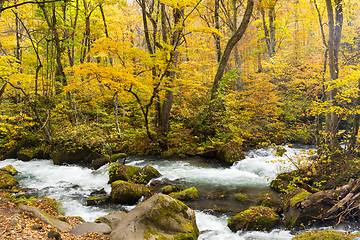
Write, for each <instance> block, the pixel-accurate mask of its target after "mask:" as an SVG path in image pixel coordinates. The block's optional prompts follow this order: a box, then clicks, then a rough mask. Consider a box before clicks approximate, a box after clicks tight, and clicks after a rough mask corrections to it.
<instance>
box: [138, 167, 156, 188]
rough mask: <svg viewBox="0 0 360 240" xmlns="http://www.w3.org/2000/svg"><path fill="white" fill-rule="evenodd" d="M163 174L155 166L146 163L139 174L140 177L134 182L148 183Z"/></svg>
mask: <svg viewBox="0 0 360 240" xmlns="http://www.w3.org/2000/svg"><path fill="white" fill-rule="evenodd" d="M160 176H161V174H160V173H159V171H158V170H156V169H155V168H154V167H152V166H149V165H146V166H145V167H143V168H142V169H141V171H140V173H139V175H138V179H137V180H134V182H138V183H144V184H147V183H148V182H150V180H151V179H153V178H157V177H160Z"/></svg>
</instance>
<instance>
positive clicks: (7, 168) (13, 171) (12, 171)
mask: <svg viewBox="0 0 360 240" xmlns="http://www.w3.org/2000/svg"><path fill="white" fill-rule="evenodd" d="M0 170H2V171H6V172H8V173H9V174H10V175H12V176H14V175H16V174H18V171H17V170H16V169H15V168H14V167H13V166H12V165H7V166H5V167H3V168H0Z"/></svg>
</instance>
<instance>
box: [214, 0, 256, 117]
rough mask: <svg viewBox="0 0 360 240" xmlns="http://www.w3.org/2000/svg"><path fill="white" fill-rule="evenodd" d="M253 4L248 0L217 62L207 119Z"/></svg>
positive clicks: (243, 31) (247, 22) (246, 25)
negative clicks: (238, 22)
mask: <svg viewBox="0 0 360 240" xmlns="http://www.w3.org/2000/svg"><path fill="white" fill-rule="evenodd" d="M254 4H255V1H254V0H248V2H247V6H246V10H245V13H244V16H243V19H242V21H241V24H240V26H239V27H238V29H237V30H236V32H234V34H233V35H232V36H231V38H230V39H229V41H228V42H227V44H226V47H225V50H224V52H223V54H222V57H221V61H220V63H219V67H218V70H217V72H216V75H215V78H214V81H213V85H212V88H211V93H210V103H209V110H208V111H209V112H208V115H209V119H211V118H212V115H213V114H214V112H215V111H216V107H217V106H218V105H217V104H218V103H217V96H218V94H219V90H220V81H221V79H222V77H223V75H224V72H225V69H226V66H227V63H228V61H229V58H230V54H231V51H232V50H233V48H234V47H235V45H236V43H238V42H239V41H240V39H241V38H242V37H243V35H244V33H245V31H246V29H247V27H248V25H249V22H250V19H251V16H252V12H253V8H254Z"/></svg>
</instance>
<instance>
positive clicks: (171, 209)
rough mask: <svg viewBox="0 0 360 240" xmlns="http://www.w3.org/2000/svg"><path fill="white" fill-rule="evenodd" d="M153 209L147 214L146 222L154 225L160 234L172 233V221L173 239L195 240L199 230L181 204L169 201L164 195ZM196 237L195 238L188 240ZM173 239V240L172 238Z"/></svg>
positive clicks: (177, 201) (185, 207)
mask: <svg viewBox="0 0 360 240" xmlns="http://www.w3.org/2000/svg"><path fill="white" fill-rule="evenodd" d="M154 206H155V207H154V208H152V210H151V211H150V212H149V213H148V214H147V221H148V222H149V223H156V226H157V227H158V229H159V230H160V229H161V231H162V232H166V233H171V232H174V224H175V223H174V221H175V222H176V224H175V226H176V228H175V229H177V230H176V231H175V232H177V233H176V234H177V235H176V236H177V237H178V238H175V239H184V240H185V239H197V236H198V235H199V229H198V228H197V226H196V224H194V223H193V222H192V221H191V220H190V219H189V218H190V216H189V215H188V209H189V207H188V206H186V205H185V204H184V203H183V202H181V201H179V200H176V199H171V198H169V197H168V196H166V195H162V196H161V197H160V198H159V199H158V200H157V203H156V204H155V205H154ZM192 236H196V238H188V237H192ZM172 239H173V238H172Z"/></svg>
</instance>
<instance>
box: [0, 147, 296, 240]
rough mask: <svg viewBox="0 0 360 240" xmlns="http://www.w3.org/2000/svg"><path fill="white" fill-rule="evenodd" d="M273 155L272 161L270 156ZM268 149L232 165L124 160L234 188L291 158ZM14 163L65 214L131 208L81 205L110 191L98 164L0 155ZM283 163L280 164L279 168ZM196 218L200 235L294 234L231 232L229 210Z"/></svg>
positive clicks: (261, 180) (92, 215)
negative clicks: (56, 162)
mask: <svg viewBox="0 0 360 240" xmlns="http://www.w3.org/2000/svg"><path fill="white" fill-rule="evenodd" d="M286 149H287V153H286V154H287V156H294V155H299V154H300V152H301V151H302V149H301V148H289V147H286ZM274 160H276V162H275V163H273V161H274ZM277 160H279V158H278V157H276V156H275V155H274V154H273V153H272V151H271V150H267V149H260V150H253V151H249V152H247V154H246V157H245V159H243V160H241V161H238V162H236V163H235V164H234V165H233V166H231V167H223V166H220V165H219V164H215V163H209V162H204V160H203V159H197V158H192V159H189V160H163V159H160V158H148V157H136V158H131V159H129V160H128V161H127V164H130V165H136V166H144V165H152V166H154V167H155V168H157V169H158V170H159V172H160V173H161V174H162V177H161V178H160V179H162V180H166V181H180V182H182V183H184V184H185V185H189V186H195V187H206V188H209V187H210V188H211V187H213V188H215V187H222V188H227V189H233V188H237V187H248V188H257V189H260V190H261V189H262V188H267V187H268V185H269V179H273V178H274V177H275V176H276V174H278V173H279V172H280V171H282V170H285V169H286V170H289V169H291V168H293V166H292V164H290V163H288V162H287V163H283V162H281V161H280V162H278V161H277ZM8 164H11V165H13V166H14V167H15V168H16V169H17V170H18V171H19V172H20V174H19V175H18V180H19V181H20V185H21V187H24V188H33V189H37V192H38V193H40V194H43V195H46V196H47V197H50V198H54V199H56V200H58V201H60V202H61V203H62V210H63V211H64V212H65V214H66V215H71V216H81V217H82V218H84V219H85V220H86V221H94V220H95V219H96V218H98V217H99V216H103V215H106V214H107V213H109V212H111V211H116V210H123V208H125V209H129V208H131V206H111V207H107V208H103V207H93V206H85V202H86V199H87V198H88V197H89V196H90V194H91V192H93V191H95V190H100V189H102V188H104V190H105V191H106V192H107V193H109V192H110V186H109V184H107V181H108V175H107V172H106V169H107V168H108V166H103V167H102V168H100V169H99V170H91V169H89V168H85V167H81V166H75V165H63V166H56V165H53V164H52V161H51V160H32V161H29V162H23V161H19V160H17V159H7V160H4V161H0V168H1V167H3V166H6V165H8ZM284 167H285V168H284ZM196 218H197V224H198V227H199V230H200V237H199V239H202V240H205V239H207V240H232V239H234V240H235V239H236V240H260V239H273V240H280V239H281V240H290V239H292V238H293V235H291V234H290V232H289V231H285V230H281V229H277V230H273V231H272V232H261V231H251V232H249V231H244V232H237V233H233V232H231V231H230V229H229V228H228V227H227V226H226V221H227V218H228V216H225V215H224V216H220V217H218V216H214V215H211V214H209V213H206V212H202V211H198V210H197V211H196Z"/></svg>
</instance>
